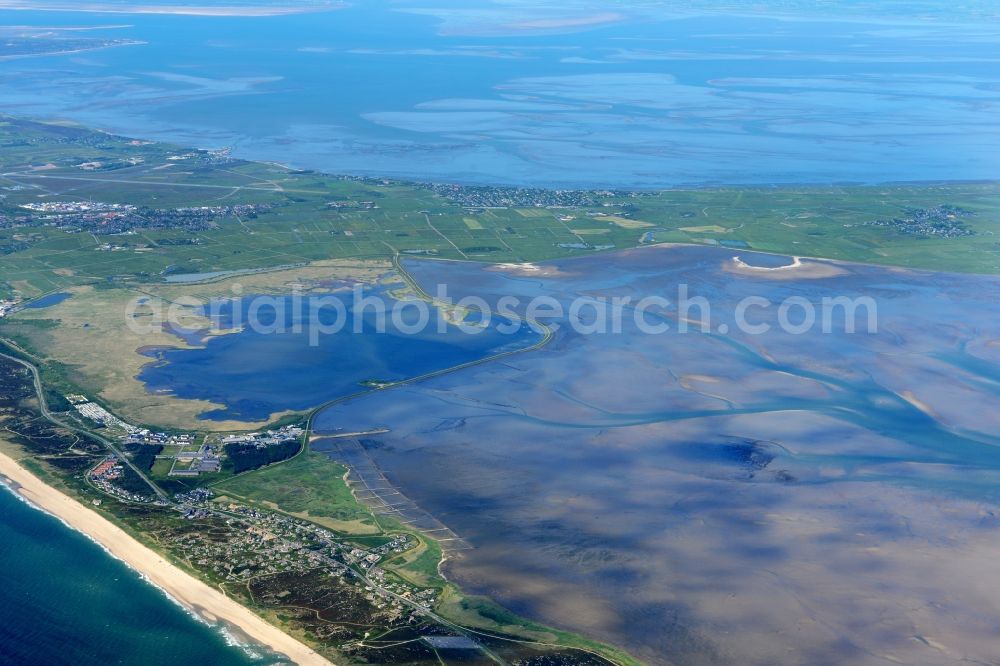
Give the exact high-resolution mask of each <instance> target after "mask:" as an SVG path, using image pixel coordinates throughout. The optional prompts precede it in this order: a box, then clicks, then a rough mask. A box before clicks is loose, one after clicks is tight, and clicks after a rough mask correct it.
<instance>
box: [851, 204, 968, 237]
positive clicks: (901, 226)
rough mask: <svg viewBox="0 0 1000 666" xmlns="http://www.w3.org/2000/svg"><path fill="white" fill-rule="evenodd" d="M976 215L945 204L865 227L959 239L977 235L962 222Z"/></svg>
mask: <svg viewBox="0 0 1000 666" xmlns="http://www.w3.org/2000/svg"><path fill="white" fill-rule="evenodd" d="M974 214H975V213H973V212H972V211H970V210H965V209H964V208H960V207H959V206H950V205H947V204H944V205H941V206H934V207H933V208H916V209H913V210H909V211H907V215H906V217H894V218H891V219H887V220H886V219H883V220H873V221H871V222H865V223H864V225H863V226H868V227H888V228H890V229H892V230H894V231H898V232H899V233H902V234H907V235H909V236H924V237H938V238H959V237H962V236H975V235H976V232H975V230H974V229H970V228H969V227H967V226H966V225H965V222H963V221H962V218H964V217H969V216H971V215H974Z"/></svg>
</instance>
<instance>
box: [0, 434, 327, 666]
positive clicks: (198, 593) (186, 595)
mask: <svg viewBox="0 0 1000 666" xmlns="http://www.w3.org/2000/svg"><path fill="white" fill-rule="evenodd" d="M0 480H2V482H3V483H4V484H5V485H7V486H8V487H9V488H10V489H11V490H12V491H13V492H14V493H16V494H17V495H18V496H19V497H20V498H21V499H23V500H25V501H27V502H28V503H29V504H30V505H31V506H32V507H34V508H36V509H40V510H42V511H45V512H46V513H49V514H51V515H53V516H55V517H57V518H59V519H60V520H61V521H62V522H63V523H65V524H66V525H68V526H69V527H71V528H73V529H75V530H77V531H78V532H81V533H83V534H85V535H86V536H88V537H89V538H91V539H92V540H93V541H95V542H96V543H97V544H99V545H100V546H101V547H103V548H104V549H105V550H107V551H108V552H109V553H111V555H113V556H114V557H115V558H117V559H119V560H121V561H122V562H124V563H125V564H126V565H128V566H129V567H130V568H131V569H133V570H135V571H137V572H138V573H139V574H140V575H141V576H142V577H143V578H145V579H146V580H147V581H148V582H150V583H152V584H153V585H155V586H156V587H158V588H160V590H162V591H163V592H164V593H165V594H166V595H167V596H168V597H170V598H171V599H172V600H174V601H175V602H177V603H178V604H180V605H181V606H183V607H184V608H185V609H186V610H188V611H190V612H191V613H194V614H195V615H197V616H198V617H200V618H202V619H204V620H206V621H207V622H210V623H213V624H223V625H225V626H226V627H227V628H228V629H229V630H230V631H232V632H233V633H234V634H236V635H238V636H241V637H246V638H247V640H248V641H251V642H253V643H257V644H259V645H262V646H264V647H266V648H268V649H270V650H272V651H273V652H275V653H277V654H279V655H282V656H284V657H286V658H288V659H290V660H291V661H292V662H294V663H296V664H300V665H301V666H332V664H331V662H330V661H328V660H327V659H326V658H324V657H323V656H322V655H320V654H319V653H317V652H316V651H315V650H313V649H312V648H310V647H308V646H306V645H304V644H303V643H301V642H299V641H298V640H296V639H294V638H292V637H291V636H289V635H287V634H285V633H284V632H282V631H281V630H280V629H278V628H277V627H275V626H273V625H271V624H269V623H268V622H266V621H265V620H263V619H262V618H260V617H258V616H257V615H256V614H255V613H254V612H253V611H251V610H250V609H248V608H246V607H245V606H242V605H240V604H239V603H238V602H236V601H234V600H233V599H231V598H229V597H227V596H226V595H224V594H223V593H222V592H220V591H219V590H216V589H214V588H212V587H210V586H209V585H207V584H206V583H204V582H202V581H200V580H198V579H197V578H195V577H194V576H192V575H190V574H188V573H187V572H185V571H182V570H181V569H180V568H178V567H176V566H175V565H173V564H171V563H170V562H168V561H167V560H166V559H165V558H164V557H163V556H162V555H160V554H159V553H157V552H155V551H154V550H152V549H151V548H149V547H148V546H145V545H143V544H141V543H139V542H138V541H136V540H135V539H134V538H132V536H131V535H129V534H128V533H127V532H125V530H123V529H122V528H120V527H118V526H117V525H115V524H114V523H112V522H111V521H109V520H108V519H107V518H105V517H104V516H101V515H100V514H98V513H97V512H96V511H93V510H91V509H89V508H87V507H86V506H84V505H83V504H81V503H80V502H78V501H76V500H74V499H73V498H71V497H70V496H69V495H66V494H65V493H63V492H61V491H59V490H56V489H55V488H53V487H51V486H49V485H46V484H45V483H43V482H42V481H41V480H40V479H39V478H38V477H36V476H35V475H34V474H32V473H31V472H29V471H28V470H27V469H25V468H24V467H22V466H21V465H20V464H18V462H17V461H16V460H14V459H13V458H11V457H9V456H8V455H7V454H5V453H2V452H0Z"/></svg>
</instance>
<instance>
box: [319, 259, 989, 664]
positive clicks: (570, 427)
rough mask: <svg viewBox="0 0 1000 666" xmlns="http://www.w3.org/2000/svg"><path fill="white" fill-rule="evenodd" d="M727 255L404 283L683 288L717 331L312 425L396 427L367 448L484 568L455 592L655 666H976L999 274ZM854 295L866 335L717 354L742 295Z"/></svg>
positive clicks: (457, 267) (525, 289)
mask: <svg viewBox="0 0 1000 666" xmlns="http://www.w3.org/2000/svg"><path fill="white" fill-rule="evenodd" d="M738 255H740V256H742V258H743V260H744V261H745V262H746V263H749V264H750V265H754V264H756V263H758V262H755V261H753V259H754V258H753V257H752V256H748V255H747V253H742V254H741V253H740V252H738V251H730V250H724V249H720V248H694V247H686V248H670V247H651V248H641V249H637V250H631V251H625V252H619V253H615V254H611V255H603V256H601V257H592V258H579V259H571V260H565V261H556V262H549V263H545V264H541V265H540V267H539V269H540V270H536V271H519V270H517V269H503V268H500V269H498V268H495V267H493V268H491V267H484V266H480V265H474V264H461V263H455V262H447V263H445V262H432V261H412V262H410V263H409V264H408V266H407V268H408V270H410V271H411V272H412V274H413V275H414V276H415V277H416V278H417V279H418V281H420V282H421V284H423V285H425V286H427V285H433V284H436V283H439V282H443V283H446V284H448V285H449V286H450V287H452V288H453V290H455V291H456V292H457V293H458V294H459V295H461V294H465V293H469V294H476V295H480V296H483V297H485V298H486V299H487V300H490V299H491V298H497V297H499V296H501V295H511V294H513V295H519V296H521V297H527V296H530V295H535V294H548V295H552V296H554V297H555V298H557V299H559V300H560V301H563V302H567V303H568V302H569V301H570V300H571V299H572V298H573V297H575V296H576V295H579V294H587V295H590V296H597V295H603V296H611V295H626V294H631V295H633V296H635V297H641V296H642V295H648V294H651V293H656V294H661V295H665V296H671V295H672V294H675V293H676V291H675V290H676V287H677V285H678V284H679V283H686V284H688V285H689V288H690V292H691V295H692V296H694V295H701V296H705V297H706V298H707V299H708V300H709V302H710V303H711V307H712V314H711V319H712V322H713V324H712V330H711V332H708V333H701V332H688V333H684V334H681V333H678V332H676V330H675V331H674V332H671V333H667V334H663V335H646V334H643V333H640V332H638V331H637V330H636V329H635V328H634V327H629V326H626V327H625V329H624V331H623V333H622V334H617V335H615V334H609V335H579V334H577V333H575V332H573V331H571V330H569V327H566V326H564V327H563V328H562V329H561V330H560V331H559V332H557V334H556V336H555V339H554V340H553V342H551V343H550V344H549V345H548V346H547V347H544V348H543V349H541V350H539V351H534V352H529V353H525V354H523V355H517V356H514V357H510V358H507V359H504V360H503V361H502V362H500V363H491V364H485V365H482V366H477V367H474V368H470V369H467V370H462V371H459V372H456V373H453V374H450V375H447V376H443V377H438V378H435V379H432V380H429V381H427V382H422V383H420V384H417V385H411V386H406V387H401V388H399V389H395V390H391V391H386V392H380V393H378V394H374V395H370V396H367V397H363V398H358V399H355V400H351V401H349V402H347V403H345V404H340V405H337V406H334V407H331V408H329V409H328V410H326V411H325V412H323V413H322V414H321V415H320V416H319V417H318V418H317V420H316V427H317V430H318V431H319V432H322V431H323V430H324V429H325V430H328V431H333V430H334V429H336V428H357V429H363V428H365V427H368V426H371V425H374V423H375V422H376V421H377V423H378V424H379V425H385V426H387V427H389V428H390V429H391V431H390V432H389V433H387V434H384V435H378V436H371V437H367V438H366V440H365V441H364V442H361V443H360V445H361V446H363V447H364V449H365V451H366V453H367V455H368V457H369V458H370V459H371V460H372V461H373V462H374V463H375V464H377V465H378V466H379V468H380V469H381V470H382V471H383V472H384V473H385V474H386V476H387V477H388V478H389V479H390V481H391V482H392V483H393V484H394V485H395V486H396V487H397V488H398V489H400V490H401V491H402V492H403V493H404V494H405V495H406V496H407V497H409V498H410V499H411V500H413V501H415V502H416V504H418V505H419V506H420V507H421V508H422V509H424V510H426V511H428V512H429V513H430V514H432V515H433V516H434V517H435V518H436V519H438V520H440V521H441V522H442V523H444V524H445V525H446V526H447V527H448V528H450V529H452V530H453V531H454V532H455V533H456V534H457V535H458V536H459V537H460V538H461V539H462V540H463V541H464V542H466V543H468V544H469V545H471V546H472V547H473V548H472V549H471V550H465V551H462V552H460V553H456V554H454V555H453V556H452V558H451V559H450V561H449V563H448V573H449V575H451V576H452V577H453V578H454V579H455V580H456V581H457V582H459V583H461V584H462V585H464V586H466V587H467V588H468V589H469V590H470V591H473V592H481V593H485V594H489V595H491V596H493V597H494V598H495V599H497V600H498V601H500V602H501V603H504V604H505V605H507V606H508V607H510V608H512V609H514V610H516V611H518V612H522V613H525V614H527V615H529V616H531V617H534V618H537V619H540V620H542V621H544V622H548V623H551V624H553V625H556V626H560V627H565V628H568V629H573V630H577V631H581V632H583V633H587V634H589V635H593V636H595V637H597V638H601V639H603V640H607V641H609V642H612V643H615V644H617V645H621V646H622V647H625V648H627V649H629V650H631V651H632V652H633V653H634V654H636V656H639V657H641V658H643V659H647V660H649V661H650V662H651V663H655V664H667V663H684V664H719V663H734V664H776V663H788V664H793V663H814V664H821V663H830V664H834V663H845V662H850V663H879V662H880V661H881V660H882V657H883V656H884V655H891V656H892V657H893V658H898V659H901V660H902V661H903V662H905V663H952V662H956V663H957V661H958V660H959V659H961V658H964V657H968V658H970V659H982V660H984V661H988V660H989V659H991V658H992V657H991V656H990V655H994V656H995V655H996V654H997V650H998V648H1000V623H997V622H996V620H995V618H996V617H998V616H1000V600H998V599H997V598H996V597H995V595H993V594H991V593H989V592H988V591H987V588H986V586H987V585H994V584H996V583H997V582H998V581H997V576H996V574H995V567H994V566H993V565H992V564H991V562H992V561H995V558H996V557H997V556H1000V518H998V513H997V510H998V508H1000V507H998V502H1000V491H998V490H997V488H1000V436H998V435H997V433H998V432H1000V416H998V414H1000V319H998V318H997V316H996V303H997V299H998V297H1000V280H998V279H997V278H995V277H981V276H969V275H946V274H932V273H921V272H916V271H907V270H899V269H887V268H881V267H872V266H862V265H852V264H844V263H834V262H809V261H806V262H805V264H806V265H805V266H804V268H803V269H798V270H799V272H795V271H796V270H797V269H786V270H787V272H782V271H777V272H775V271H759V272H753V271H749V272H747V270H746V269H741V268H739V267H738V265H737V264H736V263H735V262H734V261H733V259H734V258H735V257H736V256H738ZM761 263H763V262H761ZM772 263H773V262H772ZM783 263H787V262H783ZM779 265H781V264H779ZM817 265H819V266H821V267H822V269H817V268H816V266H817ZM802 271H805V272H802ZM821 275H825V277H820V276H821ZM860 294H865V295H869V296H872V297H874V299H875V301H876V303H877V306H878V330H877V332H874V333H871V334H869V333H854V334H847V333H843V332H841V333H837V332H832V333H828V334H827V333H822V332H821V331H815V332H811V333H806V334H802V335H793V334H789V333H784V332H782V331H779V330H774V331H772V332H770V333H768V334H766V335H758V336H754V335H748V334H745V333H741V332H739V331H738V330H737V329H736V327H735V326H733V327H732V329H731V330H732V331H733V332H732V333H729V334H727V335H722V334H719V333H718V324H721V323H729V324H733V319H732V317H731V313H732V309H733V307H734V305H735V304H736V303H737V302H738V301H739V299H741V298H743V297H745V296H748V295H763V296H766V297H767V298H769V299H771V300H772V301H774V302H775V303H777V302H779V301H780V300H781V299H782V298H784V297H787V296H800V297H804V298H806V299H809V300H810V301H813V302H816V303H819V302H820V299H821V298H822V297H824V296H833V295H860ZM774 310H775V307H772V308H770V309H769V310H760V311H757V312H755V315H754V317H753V320H754V322H756V323H761V322H770V323H772V324H775V323H776V322H775V312H774ZM662 315H663V318H664V320H665V321H672V322H673V323H674V324H676V323H677V320H676V316H677V313H676V311H673V312H672V311H671V310H670V309H669V308H668V309H666V310H665V311H664V312H663V313H662ZM748 318H750V317H749V316H748ZM563 323H564V324H565V323H566V322H565V321H563ZM834 330H836V328H835V329H834ZM329 455H331V456H333V457H337V453H336V451H331V452H330V453H329ZM994 589H995V588H994ZM957 655H961V657H960V656H957Z"/></svg>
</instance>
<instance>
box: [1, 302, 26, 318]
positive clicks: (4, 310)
mask: <svg viewBox="0 0 1000 666" xmlns="http://www.w3.org/2000/svg"><path fill="white" fill-rule="evenodd" d="M20 302H21V299H20V298H15V299H12V300H0V318H3V317H6V316H7V315H8V314H9V313H10V312H11V311H13V310H14V308H15V307H17V304H18V303H20Z"/></svg>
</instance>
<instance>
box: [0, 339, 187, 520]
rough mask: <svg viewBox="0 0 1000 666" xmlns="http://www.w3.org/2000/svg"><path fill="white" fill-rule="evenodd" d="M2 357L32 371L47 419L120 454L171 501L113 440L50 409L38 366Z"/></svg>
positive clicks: (119, 455) (17, 359)
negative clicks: (77, 424) (63, 419)
mask: <svg viewBox="0 0 1000 666" xmlns="http://www.w3.org/2000/svg"><path fill="white" fill-rule="evenodd" d="M0 357H3V358H5V359H7V360H8V361H13V362H15V363H17V364H19V365H22V366H24V367H25V368H27V369H28V371H29V372H31V380H32V382H33V383H34V385H35V393H36V394H37V395H38V409H39V411H40V412H41V414H42V416H43V417H44V418H45V420H46V421H49V422H50V423H53V424H55V425H57V426H59V427H60V428H65V429H66V430H69V431H70V432H74V433H76V434H78V435H83V436H84V437H89V438H90V439H93V440H95V441H98V442H100V443H101V444H103V445H104V446H106V447H107V448H108V449H109V450H110V451H111V452H112V453H114V454H115V455H116V456H118V459H119V460H121V461H122V462H123V463H124V464H126V465H128V466H129V467H130V468H132V471H134V472H135V473H136V474H138V475H139V478H141V479H142V480H143V481H145V482H146V485H148V486H149V488H150V489H151V490H152V491H153V492H154V493H156V496H157V497H159V498H160V499H161V500H164V501H166V502H169V501H170V499H169V498H168V497H167V494H166V493H165V492H163V490H162V489H161V488H160V487H159V486H157V485H156V484H155V483H153V482H152V481H150V479H149V477H148V476H146V474H145V473H144V472H143V471H142V470H141V469H139V468H138V467H136V466H135V465H134V464H133V463H132V461H131V460H129V459H128V457H127V456H126V455H125V454H124V453H123V452H122V451H121V450H120V449H119V448H118V447H117V446H116V445H115V444H114V443H113V442H111V441H110V440H107V439H105V438H103V437H101V436H100V435H97V434H95V433H93V432H91V431H89V430H87V429H86V428H79V427H77V426H74V425H71V424H69V423H66V422H65V421H62V420H60V419H59V418H58V417H56V415H55V414H53V413H52V412H50V411H49V405H48V402H46V400H45V390H44V388H43V387H42V378H41V375H39V373H38V368H37V367H35V366H34V365H32V364H31V363H28V362H27V361H25V360H23V359H20V358H17V357H16V356H10V355H9V354H5V353H3V352H0Z"/></svg>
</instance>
